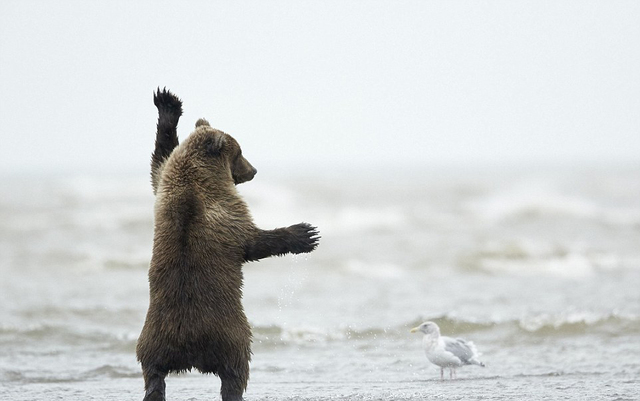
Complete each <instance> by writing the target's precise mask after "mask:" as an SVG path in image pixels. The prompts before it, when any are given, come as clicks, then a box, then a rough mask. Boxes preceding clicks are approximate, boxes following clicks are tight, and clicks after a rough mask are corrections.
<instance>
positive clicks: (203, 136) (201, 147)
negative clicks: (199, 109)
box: [185, 118, 258, 185]
mask: <svg viewBox="0 0 640 401" xmlns="http://www.w3.org/2000/svg"><path fill="white" fill-rule="evenodd" d="M187 141H188V142H189V144H188V146H187V148H189V149H190V152H189V153H190V155H189V158H190V159H192V161H194V160H197V163H198V164H199V165H200V166H201V167H204V168H206V169H207V170H211V171H212V173H213V174H214V175H215V176H216V177H219V176H220V174H225V173H226V174H230V176H231V177H230V178H231V179H233V183H234V184H236V185H238V184H241V183H243V182H247V181H251V180H252V179H253V177H254V176H255V175H256V173H257V172H258V171H257V170H256V169H255V168H254V167H253V166H252V165H251V163H249V162H248V161H247V159H245V158H244V156H242V149H240V145H239V144H238V142H237V141H236V140H235V139H234V138H233V137H232V136H231V135H229V134H225V133H224V132H222V131H219V130H217V129H214V128H212V127H211V126H210V125H209V122H208V121H207V120H205V119H204V118H201V119H199V120H198V121H197V122H196V130H195V131H194V132H193V133H192V134H191V135H189V138H188V139H187ZM185 142H186V141H185Z"/></svg>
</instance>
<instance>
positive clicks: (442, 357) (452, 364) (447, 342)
mask: <svg viewBox="0 0 640 401" xmlns="http://www.w3.org/2000/svg"><path fill="white" fill-rule="evenodd" d="M416 331H420V332H422V333H424V337H423V338H422V345H423V346H424V352H425V354H426V355H427V359H428V360H429V362H431V363H433V364H434V365H438V366H440V380H444V368H449V378H450V379H453V378H454V377H455V374H456V368H459V367H460V366H464V365H478V366H482V367H484V363H482V362H480V361H479V360H478V359H477V357H478V356H479V354H478V350H477V349H476V346H475V345H474V344H473V342H471V341H465V340H463V339H461V338H451V337H446V336H441V335H440V327H438V325H437V324H435V323H433V322H424V323H422V324H421V325H420V326H418V327H414V328H413V329H411V332H412V333H415V332H416Z"/></svg>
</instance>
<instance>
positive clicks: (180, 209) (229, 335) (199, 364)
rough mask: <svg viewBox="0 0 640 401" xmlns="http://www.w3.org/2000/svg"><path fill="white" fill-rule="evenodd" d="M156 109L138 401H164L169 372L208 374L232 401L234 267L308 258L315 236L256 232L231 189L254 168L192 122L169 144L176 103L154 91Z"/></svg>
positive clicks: (239, 382) (296, 229) (240, 371)
mask: <svg viewBox="0 0 640 401" xmlns="http://www.w3.org/2000/svg"><path fill="white" fill-rule="evenodd" d="M154 103H155V105H156V107H157V108H158V124H157V132H156V142H155V151H154V152H153V155H152V160H151V181H152V186H153V191H154V194H155V195H156V201H155V228H154V240H153V255H152V258H151V264H150V267H149V295H150V300H149V310H148V312H147V317H146V320H145V323H144V327H143V329H142V333H141V334H140V338H139V339H138V344H137V349H136V353H137V357H138V361H140V363H141V365H142V371H143V376H144V380H145V391H146V393H145V400H146V401H151V400H164V398H165V382H164V379H165V377H166V376H167V374H169V373H179V372H184V371H189V370H191V369H192V368H195V369H197V370H199V371H200V372H202V373H214V374H216V375H218V376H219V377H220V379H221V383H222V385H221V394H222V399H223V400H224V401H230V400H241V399H242V394H243V393H244V391H245V389H246V386H247V381H248V379H249V361H250V359H251V328H250V327H249V323H248V321H247V318H246V316H245V313H244V309H243V306H242V282H243V276H242V269H241V268H242V265H243V263H244V262H247V261H252V260H258V259H262V258H266V257H269V256H274V255H283V254H286V253H304V252H311V251H313V250H314V249H315V248H316V246H317V244H318V240H319V238H320V237H319V235H318V231H317V230H316V228H315V227H312V226H311V225H309V224H306V223H300V224H296V225H293V226H289V227H285V228H278V229H275V230H261V229H259V228H258V227H256V226H255V225H254V223H253V220H252V218H251V215H250V213H249V209H248V207H247V205H246V204H245V202H244V201H243V200H242V198H241V197H240V195H239V194H238V192H237V190H236V187H235V185H237V184H240V183H243V182H246V181H250V180H251V179H253V177H254V175H255V174H256V169H255V168H253V166H251V164H250V163H249V162H248V161H247V160H246V159H245V158H244V157H243V156H242V151H241V149H240V146H239V145H238V142H236V140H235V139H234V138H232V137H231V136H230V135H228V134H225V133H224V132H222V131H219V130H216V129H214V128H212V127H211V126H210V124H209V123H208V122H207V121H206V120H204V119H200V120H198V122H197V123H196V129H195V131H194V132H193V133H192V134H191V135H189V137H188V138H187V139H186V140H184V141H183V142H182V143H181V144H179V143H178V137H177V125H178V120H179V118H180V116H181V115H182V102H181V101H180V99H179V98H177V97H176V96H175V95H173V94H172V93H171V92H170V91H168V90H166V89H164V90H160V89H158V91H157V92H155V93H154Z"/></svg>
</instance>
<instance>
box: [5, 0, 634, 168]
mask: <svg viewBox="0 0 640 401" xmlns="http://www.w3.org/2000/svg"><path fill="white" fill-rule="evenodd" d="M639 21H640V1H588V0H580V1H512V0H508V1H438V2H435V1H415V2H412V1H342V0H341V1H335V2H333V1H316V2H311V1H247V2H235V1H234V2H231V1H180V2H177V1H176V2H170V1H85V0H81V1H23V0H20V1H16V0H3V1H2V2H0V127H1V128H0V129H1V131H0V132H1V135H2V145H1V146H0V149H1V150H0V172H11V171H21V170H25V169H26V170H31V171H33V170H36V171H37V170H47V171H49V170H52V169H56V168H65V169H67V168H81V169H85V168H91V169H92V170H101V169H105V170H112V169H118V170H125V171H126V170H129V169H131V170H139V169H147V168H148V162H149V158H150V153H151V151H152V148H153V140H154V133H155V122H156V116H157V114H156V113H157V112H156V109H155V107H154V106H153V102H152V92H153V90H154V89H155V88H156V87H157V86H161V87H163V86H166V87H167V88H170V89H171V90H173V91H174V92H175V93H176V94H178V95H179V96H180V97H181V98H182V99H183V101H184V110H185V113H184V116H183V118H182V120H181V124H180V126H179V130H178V131H179V135H180V137H181V138H184V137H185V136H186V135H187V134H188V133H189V132H190V131H191V129H192V127H193V124H194V122H195V120H196V119H197V118H199V117H206V118H207V119H209V121H210V122H211V123H212V125H213V126H215V127H217V128H219V129H222V130H223V131H225V132H227V133H230V134H231V135H233V136H234V137H235V138H236V139H238V141H239V142H240V144H241V145H242V147H243V150H244V152H245V155H246V156H247V158H248V159H249V160H250V161H251V162H252V163H253V164H254V165H256V167H258V169H260V168H261V166H262V165H265V164H269V163H271V164H273V165H276V164H278V165H289V164H290V165H296V164H299V166H298V165H296V167H295V168H296V169H302V168H306V165H313V166H315V167H316V168H319V169H323V168H330V166H332V165H344V164H347V163H351V164H353V165H357V164H358V163H363V164H365V163H370V162H376V161H379V162H380V163H415V162H424V163H467V164H473V163H484V162H490V161H494V162H496V161H497V162H514V161H516V162H517V161H533V162H535V161H553V162H563V161H568V162H574V161H586V162H607V161H620V160H621V161H638V160H639V159H638V154H639V153H640V22H639ZM303 166H304V167H303Z"/></svg>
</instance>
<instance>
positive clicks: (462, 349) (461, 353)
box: [442, 336, 477, 365]
mask: <svg viewBox="0 0 640 401" xmlns="http://www.w3.org/2000/svg"><path fill="white" fill-rule="evenodd" d="M442 340H444V349H445V350H446V351H449V352H451V353H452V354H453V355H455V356H456V357H458V358H460V361H462V363H463V364H465V365H471V364H475V363H476V361H475V357H476V356H477V355H476V354H477V351H476V347H475V345H473V342H471V341H465V340H463V339H461V338H455V339H454V338H451V337H444V336H443V337H442Z"/></svg>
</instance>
